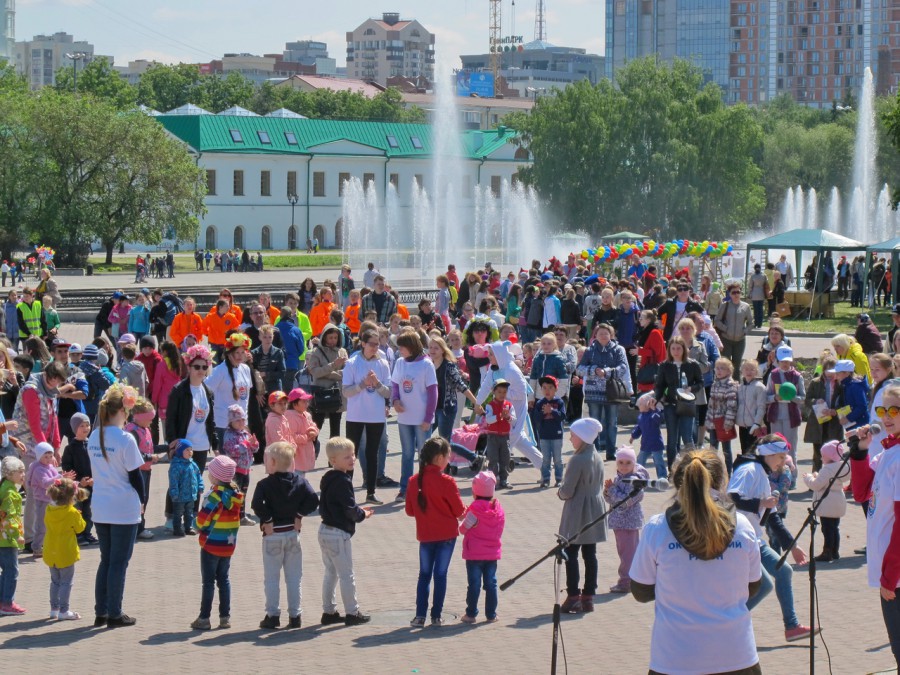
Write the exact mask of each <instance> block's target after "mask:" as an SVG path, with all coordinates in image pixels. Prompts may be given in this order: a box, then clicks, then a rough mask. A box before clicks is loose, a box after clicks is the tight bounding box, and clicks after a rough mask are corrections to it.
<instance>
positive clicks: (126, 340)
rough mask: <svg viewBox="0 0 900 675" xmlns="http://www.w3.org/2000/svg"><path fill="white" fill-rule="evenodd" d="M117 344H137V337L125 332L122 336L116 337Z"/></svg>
mask: <svg viewBox="0 0 900 675" xmlns="http://www.w3.org/2000/svg"><path fill="white" fill-rule="evenodd" d="M118 344H120V345H135V344H137V339H136V338H135V337H134V335H132V334H131V333H125V334H124V335H123V336H122V337H120V338H119V339H118Z"/></svg>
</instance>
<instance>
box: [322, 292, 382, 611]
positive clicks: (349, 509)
mask: <svg viewBox="0 0 900 675" xmlns="http://www.w3.org/2000/svg"><path fill="white" fill-rule="evenodd" d="M353 293H354V291H351V292H350V297H351V299H352V297H353ZM325 454H326V455H327V456H328V462H329V463H330V464H331V467H332V469H331V470H330V471H328V472H326V473H325V475H324V476H322V482H321V483H320V484H319V489H320V490H321V493H320V496H319V513H320V515H321V516H322V524H321V525H320V526H319V546H320V547H321V548H322V562H323V563H324V565H325V576H324V578H323V579H322V625H323V626H330V625H332V624H336V623H343V624H344V625H345V626H358V625H360V624H363V623H368V622H369V620H370V619H371V617H370V616H369V615H368V614H363V613H362V612H361V611H360V609H359V602H357V599H356V579H355V577H354V574H353V549H352V548H351V543H350V539H351V538H352V537H353V534H354V533H355V532H356V525H357V523H361V522H363V521H364V520H365V519H366V518H371V517H372V514H373V513H374V511H372V507H371V506H362V507H361V506H359V505H358V504H357V503H356V498H355V497H354V496H353V479H352V478H351V476H352V474H353V468H354V466H355V465H356V454H355V451H354V447H353V442H352V441H350V440H349V439H346V438H342V437H340V436H335V437H334V438H331V439H329V440H328V442H327V443H326V444H325ZM339 581H340V584H341V598H342V599H343V601H344V616H341V615H340V612H338V611H337V602H336V596H335V589H336V587H337V584H338V582H339Z"/></svg>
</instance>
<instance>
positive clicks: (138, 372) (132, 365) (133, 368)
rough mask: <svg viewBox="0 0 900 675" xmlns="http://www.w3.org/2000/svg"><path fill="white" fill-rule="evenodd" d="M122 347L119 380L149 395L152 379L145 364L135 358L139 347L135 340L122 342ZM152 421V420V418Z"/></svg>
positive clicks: (141, 394)
mask: <svg viewBox="0 0 900 675" xmlns="http://www.w3.org/2000/svg"><path fill="white" fill-rule="evenodd" d="M120 346H121V348H122V364H121V365H120V366H119V382H124V383H125V384H127V385H129V386H131V387H134V388H135V389H136V390H137V393H138V394H139V395H140V396H147V389H148V388H149V387H150V381H149V380H148V379H147V369H146V368H144V364H143V363H141V362H140V361H137V360H135V357H136V356H137V347H136V346H135V344H134V343H133V342H126V343H124V344H121V343H120ZM151 421H152V420H151Z"/></svg>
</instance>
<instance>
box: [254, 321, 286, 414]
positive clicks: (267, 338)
mask: <svg viewBox="0 0 900 675" xmlns="http://www.w3.org/2000/svg"><path fill="white" fill-rule="evenodd" d="M279 334H280V333H279V331H278V330H276V329H275V328H274V327H272V326H270V325H268V324H265V325H263V326H262V327H261V328H260V329H259V331H258V333H257V337H258V339H259V342H260V344H259V346H258V347H254V348H252V349H251V350H250V356H251V358H252V360H253V370H255V371H256V372H257V373H259V376H260V377H261V378H262V382H263V388H264V392H265V393H264V396H263V397H262V398H261V399H260V401H259V403H260V405H261V406H262V407H265V402H266V401H268V399H269V394H271V393H272V392H273V391H283V390H285V389H289V388H290V387H291V384H292V383H286V382H285V381H284V379H285V378H284V375H285V372H286V370H285V364H284V351H282V350H281V349H280V348H279V347H277V346H276V345H275V338H276V337H278V336H279Z"/></svg>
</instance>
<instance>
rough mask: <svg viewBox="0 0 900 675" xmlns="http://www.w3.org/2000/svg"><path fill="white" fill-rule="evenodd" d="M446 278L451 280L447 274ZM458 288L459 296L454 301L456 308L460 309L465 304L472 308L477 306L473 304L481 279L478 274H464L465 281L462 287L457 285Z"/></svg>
mask: <svg viewBox="0 0 900 675" xmlns="http://www.w3.org/2000/svg"><path fill="white" fill-rule="evenodd" d="M448 271H449V270H448ZM447 277H448V278H452V277H450V275H449V274H448V275H447ZM458 288H459V296H458V297H457V301H456V306H457V307H462V306H463V305H464V304H466V303H467V302H471V303H472V306H473V307H474V306H477V305H476V304H475V296H476V295H477V293H478V289H479V288H481V277H480V276H479V275H478V274H476V273H475V272H469V273H468V274H466V278H465V281H463V282H462V285H459V286H458Z"/></svg>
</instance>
